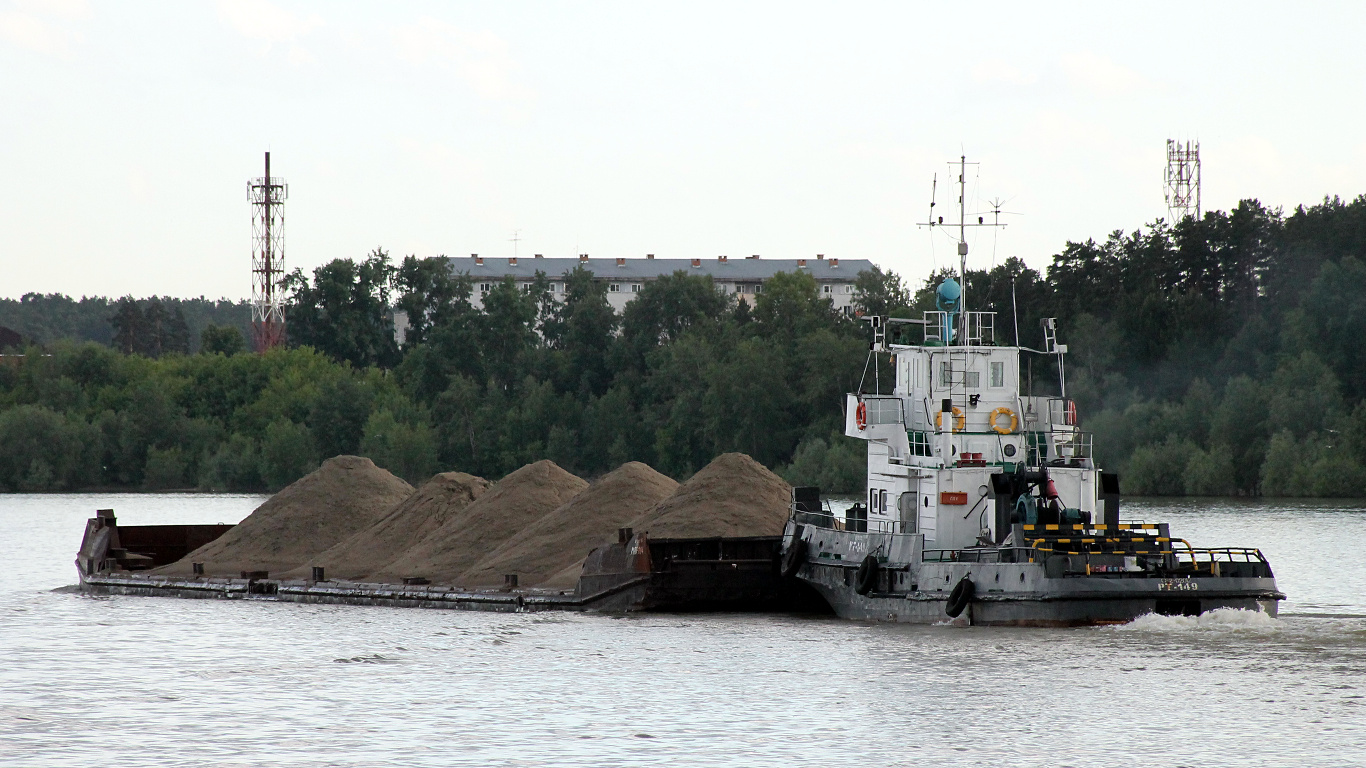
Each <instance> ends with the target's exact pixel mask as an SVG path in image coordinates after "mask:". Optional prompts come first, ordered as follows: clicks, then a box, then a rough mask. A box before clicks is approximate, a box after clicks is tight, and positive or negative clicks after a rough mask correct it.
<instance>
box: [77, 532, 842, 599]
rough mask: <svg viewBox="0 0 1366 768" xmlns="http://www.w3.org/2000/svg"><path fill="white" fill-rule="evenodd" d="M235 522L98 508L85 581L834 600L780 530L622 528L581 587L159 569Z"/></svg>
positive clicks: (247, 592)
mask: <svg viewBox="0 0 1366 768" xmlns="http://www.w3.org/2000/svg"><path fill="white" fill-rule="evenodd" d="M230 528H232V526H230V525H213V526H209V525H154V526H121V525H119V523H118V519H117V517H116V516H115V515H114V511H113V510H110V509H102V510H98V511H97V513H96V515H95V517H92V518H90V519H89V520H88V521H87V522H86V527H85V535H84V537H83V539H82V541H81V548H80V552H79V554H78V556H77V558H76V570H77V573H78V575H79V577H80V589H81V590H82V591H84V592H87V593H91V594H105V595H143V596H151V597H181V598H199V599H228V600H233V599H246V600H267V601H275V602H289V603H325V604H337V605H379V606H392V607H402V608H446V609H458V610H476V611H502V612H522V611H600V612H611V613H629V612H638V611H820V610H823V609H825V610H828V609H826V607H825V605H824V603H822V602H821V600H820V598H819V597H818V596H817V595H816V594H815V593H814V591H813V590H811V589H810V588H809V587H807V586H806V585H804V584H801V583H799V582H794V581H792V580H790V579H785V578H783V577H782V575H781V559H780V550H781V545H782V537H780V536H753V537H736V538H703V539H678V538H675V539H669V538H658V539H651V538H650V537H649V536H648V535H647V534H646V533H644V532H635V531H632V530H631V529H630V528H623V529H620V530H618V532H617V541H615V542H612V543H610V544H606V545H603V546H600V547H597V548H595V549H593V550H592V551H591V552H590V553H589V554H588V556H587V558H586V560H585V561H584V567H583V571H582V573H581V575H580V577H579V580H578V583H577V584H576V586H575V588H574V589H573V590H553V589H536V588H526V587H522V586H519V585H518V583H517V577H516V576H515V575H512V574H509V575H508V576H505V577H504V584H503V586H502V587H500V588H480V589H469V588H464V587H461V586H455V585H443V584H431V583H428V582H427V580H426V579H421V578H412V579H406V580H405V583H403V584H383V583H367V582H356V581H342V580H331V579H328V578H327V574H326V572H325V571H324V569H322V568H314V569H313V573H312V578H310V579H278V578H271V576H270V573H269V572H266V571H243V572H241V574H240V575H239V576H238V577H236V578H230V577H222V576H206V575H204V574H202V573H196V574H195V575H191V576H169V575H160V574H153V573H150V571H151V570H152V569H154V568H157V567H159V566H162V565H168V564H170V563H173V562H176V561H178V560H181V559H182V558H184V557H185V556H187V555H188V554H189V553H190V552H193V551H194V550H195V549H197V548H198V547H200V546H203V545H204V544H207V543H209V542H211V541H213V540H214V539H216V538H217V537H219V536H222V535H223V534H224V533H226V532H227V531H228V530H229V529H230ZM194 570H195V571H202V568H194Z"/></svg>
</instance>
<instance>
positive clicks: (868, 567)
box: [854, 554, 878, 595]
mask: <svg viewBox="0 0 1366 768" xmlns="http://www.w3.org/2000/svg"><path fill="white" fill-rule="evenodd" d="M877 570H878V566H877V555H873V554H870V555H868V556H867V557H865V558H863V562H861V563H859V564H858V573H856V574H855V575H854V591H855V592H857V593H859V594H860V595H866V594H868V593H869V592H872V591H873V587H876V586H877Z"/></svg>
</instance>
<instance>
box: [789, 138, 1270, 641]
mask: <svg viewBox="0 0 1366 768" xmlns="http://www.w3.org/2000/svg"><path fill="white" fill-rule="evenodd" d="M963 165H964V166H966V165H967V163H966V161H964V162H963ZM962 179H963V175H962V174H961V173H960V176H959V181H960V184H961V183H962ZM963 191H965V190H963ZM959 199H960V222H959V224H958V225H957V226H958V227H959V233H958V234H959V243H958V253H959V255H960V256H961V259H962V263H961V270H960V272H959V277H960V278H961V277H962V276H964V275H965V274H966V272H967V242H966V238H965V237H964V233H965V231H966V228H967V227H968V226H971V225H970V224H968V223H967V221H966V218H967V217H966V214H965V213H964V212H963V211H962V208H961V206H962V203H961V200H962V199H963V197H961V196H960V198H959ZM931 210H933V209H931ZM932 221H933V218H932ZM980 221H981V220H980V219H979V222H980ZM938 223H942V219H940V220H939V222H938ZM987 226H990V225H987ZM964 285H965V283H963V282H960V281H959V280H956V279H953V278H948V279H946V280H944V281H943V282H942V283H940V284H939V286H938V287H937V291H936V294H937V296H936V305H937V307H938V308H937V309H936V310H934V311H927V312H925V313H924V315H923V317H922V318H921V319H919V320H910V319H897V318H877V317H874V318H868V319H869V321H870V322H871V325H872V328H873V337H874V340H873V344H872V347H871V350H870V356H875V355H879V354H886V355H889V356H890V357H891V359H892V362H893V365H894V369H895V372H896V374H895V385H894V387H893V390H892V392H891V393H890V394H881V393H876V392H875V393H873V394H865V393H863V392H859V393H852V394H848V395H846V398H845V399H846V402H845V426H844V432H845V434H846V435H848V436H849V437H855V438H859V439H861V440H864V441H866V442H867V445H868V465H867V466H868V469H867V494H866V496H865V499H864V500H863V501H860V502H859V503H857V504H855V505H854V506H853V507H851V508H850V509H849V510H848V511H847V512H846V513H845V515H844V517H843V519H839V518H837V517H836V516H835V515H833V514H832V513H831V512H830V511H829V509H828V508H824V507H822V505H821V501H820V492H819V489H816V488H797V489H794V491H793V504H792V516H791V518H790V519H789V521H788V523H787V526H786V529H785V531H784V534H783V548H782V562H781V567H782V571H783V573H784V575H786V576H789V577H795V578H797V579H800V580H801V581H804V582H806V583H807V584H809V585H811V586H812V587H813V588H815V590H816V591H817V592H818V593H820V594H821V596H822V597H824V598H825V600H826V602H828V603H829V604H830V607H831V608H832V609H834V611H835V613H836V614H838V615H839V616H842V617H844V618H850V619H859V620H868V621H890V622H904V623H940V622H946V621H948V622H953V623H957V624H971V625H1014V626H1081V625H1095V624H1111V623H1124V622H1127V621H1131V620H1133V619H1134V618H1137V617H1138V616H1141V615H1144V614H1148V613H1156V614H1165V615H1187V616H1194V615H1199V614H1200V613H1203V612H1206V611H1210V610H1214V609H1216V608H1238V609H1245V610H1254V611H1260V612H1264V613H1267V614H1270V615H1272V616H1274V615H1275V614H1276V612H1277V604H1278V601H1280V600H1283V599H1285V595H1284V594H1283V593H1281V592H1280V591H1278V590H1277V588H1276V581H1275V577H1274V575H1273V574H1272V571H1271V565H1270V563H1268V562H1267V559H1266V557H1265V556H1263V555H1262V553H1261V551H1260V550H1258V549H1253V548H1242V547H1225V548H1217V549H1198V548H1195V547H1193V546H1191V545H1190V544H1189V543H1187V542H1186V541H1185V540H1184V539H1180V538H1174V537H1173V536H1172V534H1171V530H1170V528H1169V527H1168V524H1166V523H1151V522H1138V521H1124V520H1122V519H1121V518H1120V494H1119V477H1118V476H1117V475H1115V474H1112V473H1108V472H1103V471H1101V470H1100V469H1099V468H1098V467H1097V466H1096V464H1095V461H1094V459H1093V456H1092V439H1091V435H1090V434H1089V433H1087V432H1084V431H1082V430H1081V429H1080V428H1079V426H1078V421H1077V410H1076V406H1075V404H1074V403H1073V401H1071V400H1069V399H1067V395H1066V392H1067V389H1066V376H1065V374H1064V359H1065V355H1066V353H1067V345H1065V344H1060V343H1058V339H1057V322H1056V319H1053V318H1049V319H1045V320H1044V321H1043V331H1044V341H1045V344H1044V347H1045V348H1044V349H1042V350H1035V349H1030V348H1027V347H1022V346H1019V342H1018V339H1017V340H1016V345H1015V346H1001V345H997V343H996V339H995V317H994V315H995V313H992V312H973V311H966V310H965V309H964V307H965V306H966V296H965V295H964V294H965V291H964ZM914 326H919V327H920V338H919V339H918V340H917V339H914V338H912V337H913V336H914V335H915V334H916V329H915V328H914ZM1025 355H1035V356H1042V357H1044V358H1045V362H1047V360H1046V358H1048V357H1052V358H1054V361H1055V362H1056V366H1057V370H1058V384H1059V395H1058V396H1056V397H1053V396H1044V397H1034V396H1029V395H1025V394H1022V392H1021V387H1020V379H1021V375H1020V373H1021V361H1022V360H1023V359H1026V358H1025V357H1024V356H1025ZM873 362H876V361H875V360H874V361H873Z"/></svg>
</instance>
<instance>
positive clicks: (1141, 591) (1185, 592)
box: [788, 525, 1285, 627]
mask: <svg viewBox="0 0 1366 768" xmlns="http://www.w3.org/2000/svg"><path fill="white" fill-rule="evenodd" d="M788 535H789V537H792V536H800V537H802V538H803V540H805V541H806V548H807V551H808V553H809V554H808V556H807V557H806V558H805V560H804V562H802V563H801V565H800V566H799V567H798V568H797V569H796V571H795V574H794V576H795V577H796V578H797V579H798V580H800V581H802V582H805V583H806V584H808V585H809V586H811V587H812V588H813V589H814V590H815V591H816V592H817V593H818V594H820V596H821V597H822V598H823V599H824V600H825V602H826V603H827V604H828V605H829V606H830V608H831V609H832V610H833V611H834V612H835V614H836V615H838V616H840V617H842V618H846V619H854V620H858V621H879V622H894V623H903V624H942V623H953V624H959V625H977V626H1022V627H1075V626H1092V625H1102V624H1120V623H1124V622H1128V621H1132V620H1133V619H1136V618H1138V617H1139V616H1143V615H1145V614H1150V613H1155V614H1159V615H1174V616H1197V615H1199V614H1201V613H1205V612H1207V611H1212V610H1216V609H1219V608H1237V609H1241V610H1249V611H1258V612H1261V613H1267V614H1269V615H1271V616H1275V615H1276V613H1277V605H1278V603H1279V601H1280V600H1283V599H1285V595H1284V594H1282V593H1281V592H1280V591H1279V590H1277V588H1276V581H1275V579H1274V577H1272V576H1271V574H1270V571H1269V569H1266V571H1265V572H1264V573H1263V572H1260V570H1259V571H1258V572H1255V573H1253V572H1250V569H1251V568H1252V566H1251V565H1249V566H1246V569H1247V570H1245V571H1243V572H1238V573H1230V575H1216V574H1214V573H1198V572H1197V573H1186V574H1181V573H1176V572H1164V573H1147V572H1125V571H1120V570H1116V571H1113V572H1106V573H1097V574H1091V573H1087V572H1086V571H1085V570H1083V571H1081V572H1076V571H1073V570H1069V568H1068V563H1067V562H1066V558H1057V557H1053V558H1043V559H1040V560H1038V561H1035V559H1034V557H1033V555H1032V554H1027V555H1026V556H1024V557H1021V558H1020V562H935V561H927V560H925V559H924V553H923V552H922V550H921V549H920V547H919V541H920V540H919V539H918V538H917V537H891V536H880V535H876V534H860V533H850V532H845V531H834V530H830V529H815V528H811V527H809V526H808V527H805V529H804V530H803V529H802V527H800V526H796V525H790V526H789V529H788ZM789 541H791V539H789ZM1014 552H1016V553H1021V552H1022V551H1021V550H1014ZM877 553H881V555H882V557H881V558H880V560H881V564H880V565H879V567H878V568H877V570H876V575H875V578H874V579H873V581H872V582H871V583H865V585H864V586H865V587H870V588H868V589H866V591H865V593H864V594H860V593H859V590H858V589H857V585H858V584H859V577H860V567H859V565H860V563H862V562H863V561H864V560H865V558H868V557H869V555H870V554H877ZM1230 570H1232V569H1231V568H1230ZM964 579H967V580H969V581H971V582H972V586H973V588H974V595H973V597H972V599H971V600H969V601H967V603H966V607H965V608H964V610H963V611H962V612H961V613H960V614H959V615H957V616H956V617H951V616H949V614H948V610H947V608H948V606H949V603H950V596H951V595H952V594H953V591H954V588H955V586H957V585H958V584H959V583H960V582H962V581H963V580H964Z"/></svg>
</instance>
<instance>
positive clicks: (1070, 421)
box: [1065, 400, 1077, 427]
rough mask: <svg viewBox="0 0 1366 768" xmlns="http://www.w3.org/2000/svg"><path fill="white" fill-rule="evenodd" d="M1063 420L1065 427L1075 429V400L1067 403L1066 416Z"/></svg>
mask: <svg viewBox="0 0 1366 768" xmlns="http://www.w3.org/2000/svg"><path fill="white" fill-rule="evenodd" d="M1065 418H1066V420H1067V426H1069V427H1075V426H1076V425H1077V403H1076V401H1075V400H1068V401H1067V416H1066V417H1065Z"/></svg>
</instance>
